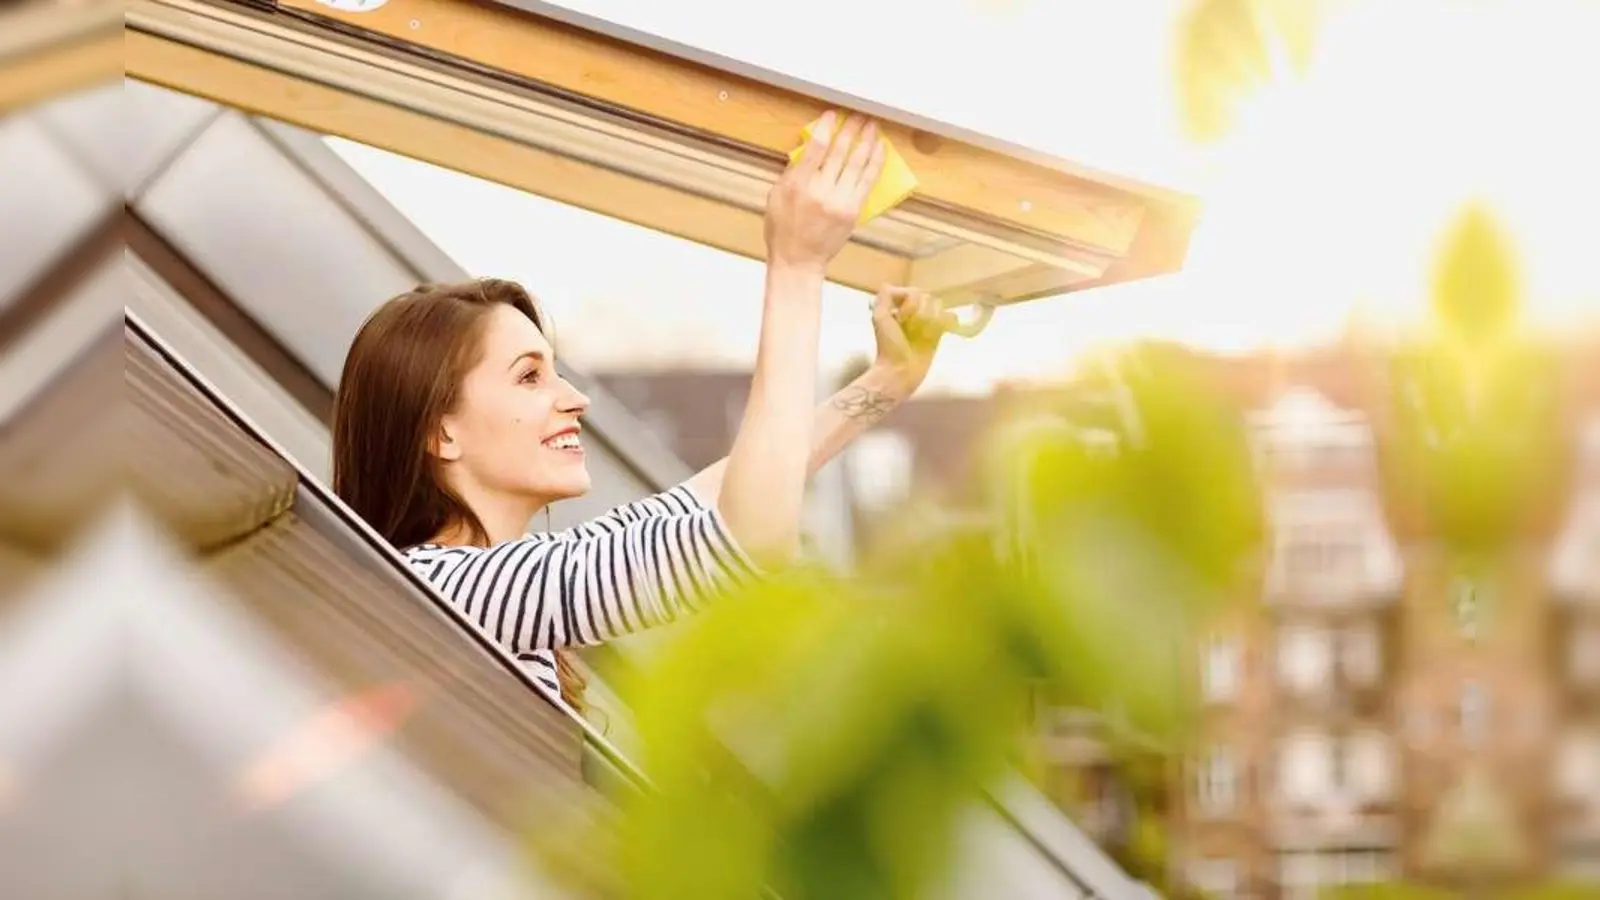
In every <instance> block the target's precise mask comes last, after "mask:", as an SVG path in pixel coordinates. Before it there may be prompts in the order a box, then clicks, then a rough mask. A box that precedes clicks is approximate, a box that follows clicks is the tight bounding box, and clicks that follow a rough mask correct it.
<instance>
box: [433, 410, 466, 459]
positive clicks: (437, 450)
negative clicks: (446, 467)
mask: <svg viewBox="0 0 1600 900" xmlns="http://www.w3.org/2000/svg"><path fill="white" fill-rule="evenodd" d="M453 428H454V426H453V424H452V423H451V422H450V420H449V419H445V420H444V421H442V422H440V423H439V427H438V428H437V429H436V430H435V431H434V433H433V439H432V440H431V441H429V442H428V452H429V453H431V454H433V456H434V458H436V459H438V460H440V461H442V462H455V461H456V460H458V459H460V458H461V444H460V443H459V442H458V441H457V440H456V439H455V435H454V433H453Z"/></svg>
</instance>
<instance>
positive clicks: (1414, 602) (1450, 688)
mask: <svg viewBox="0 0 1600 900" xmlns="http://www.w3.org/2000/svg"><path fill="white" fill-rule="evenodd" d="M1572 351H1573V358H1574V360H1575V363H1574V365H1575V367H1576V368H1577V370H1578V375H1577V377H1576V378H1575V379H1574V383H1575V384H1576V385H1578V386H1579V387H1578V390H1576V391H1575V392H1574V396H1573V398H1572V399H1573V402H1572V410H1573V411H1572V414H1571V417H1570V421H1569V425H1570V432H1571V437H1572V440H1573V442H1574V449H1575V453H1574V456H1575V462H1574V466H1573V469H1572V474H1571V479H1570V481H1569V482H1567V483H1566V489H1565V490H1564V491H1563V493H1562V496H1561V497H1560V498H1558V500H1559V502H1558V503H1556V504H1554V506H1553V508H1554V509H1557V510H1558V511H1559V512H1558V514H1557V515H1556V517H1555V518H1554V519H1553V520H1552V521H1551V522H1549V523H1548V525H1549V527H1548V528H1547V529H1546V530H1544V531H1542V532H1540V533H1537V534H1534V535H1531V536H1530V537H1529V539H1528V540H1527V541H1526V542H1525V545H1524V546H1523V547H1522V548H1521V550H1519V552H1516V553H1513V554H1511V558H1510V559H1509V560H1508V561H1507V562H1506V563H1505V564H1504V565H1503V566H1501V567H1499V568H1497V569H1495V570H1494V571H1493V572H1492V573H1490V574H1477V573H1474V574H1467V573H1461V572H1456V571H1453V570H1452V569H1451V568H1450V566H1449V565H1448V563H1447V559H1448V557H1447V555H1446V554H1445V553H1444V551H1443V550H1442V549H1441V548H1440V547H1439V545H1438V542H1437V541H1436V540H1435V539H1434V536H1432V535H1430V534H1429V533H1427V532H1426V531H1416V530H1408V528H1410V526H1408V525H1407V524H1406V523H1408V522H1411V521H1413V520H1414V517H1411V516H1408V515H1407V514H1406V511H1405V510H1404V509H1403V508H1398V507H1399V506H1400V505H1403V504H1404V503H1405V502H1406V501H1405V500H1404V499H1402V498H1401V497H1400V496H1398V492H1396V491H1393V490H1389V489H1387V488H1386V484H1389V483H1390V482H1389V481H1388V480H1387V477H1386V474H1385V461H1384V447H1385V422H1386V421H1387V409H1386V406H1385V403H1386V401H1385V399H1384V397H1385V396H1386V395H1384V394H1382V393H1381V387H1382V385H1383V384H1384V381H1383V374H1384V370H1383V363H1384V359H1385V357H1384V356H1383V354H1382V352H1381V350H1380V349H1379V348H1377V347H1376V346H1374V345H1367V344H1364V343H1363V342H1362V341H1361V340H1360V339H1358V338H1351V339H1349V340H1348V341H1346V342H1345V343H1343V344H1340V345H1336V346H1332V347H1327V348H1324V349H1320V350H1310V351H1302V352H1297V353H1293V354H1267V353H1261V354H1249V355H1238V356H1220V355H1218V356H1208V357H1205V359H1206V361H1207V363H1208V367H1209V369H1210V371H1211V372H1212V374H1213V376H1214V378H1215V382H1216V384H1217V386H1218V387H1219V388H1221V389H1222V390H1223V391H1224V392H1225V393H1226V394H1227V395H1228V396H1229V397H1231V398H1232V399H1233V401H1234V402H1235V403H1236V406H1237V410H1238V412H1239V415H1240V416H1241V419H1242V420H1243V422H1244V423H1245V424H1246V426H1247V427H1248V429H1249V432H1250V434H1251V437H1252V443H1253V445H1254V448H1255V452H1256V457H1257V460H1258V463H1259V467H1260V472H1261V476H1262V480H1263V485H1264V487H1265V489H1266V490H1265V502H1266V504H1267V506H1268V510H1267V513H1268V517H1269V521H1270V522H1271V525H1272V538H1271V542H1270V555H1269V557H1268V558H1267V559H1265V560H1263V565H1262V571H1261V573H1260V581H1259V590H1258V594H1257V596H1254V597H1249V598H1245V600H1246V601H1247V602H1245V603H1242V604H1240V605H1239V606H1238V607H1237V609H1236V610H1235V611H1234V612H1233V613H1232V614H1231V615H1230V616H1228V617H1227V618H1225V619H1223V620H1220V621H1216V622H1213V623H1211V626H1210V628H1209V629H1208V630H1207V632H1206V634H1205V635H1204V636H1203V639H1202V640H1201V641H1200V642H1199V643H1198V646H1197V648H1196V656H1195V659H1194V660H1193V661H1192V669H1191V671H1192V674H1193V688H1194V690H1196V691H1197V692H1198V694H1199V698H1200V699H1201V701H1202V703H1203V708H1204V715H1203V725H1202V728H1201V730H1200V733H1199V735H1198V740H1197V743H1196V746H1194V747H1193V749H1192V752H1191V753H1190V754H1189V755H1188V757H1187V759H1186V760H1185V761H1184V762H1183V764H1182V766H1181V767H1180V768H1181V771H1177V772H1174V776H1173V784H1172V785H1170V787H1169V790H1168V791H1167V792H1166V794H1165V795H1164V797H1162V798H1160V800H1159V801H1158V802H1159V804H1160V808H1158V809H1156V810H1155V813H1156V814H1157V815H1159V816H1160V817H1161V818H1162V819H1163V820H1164V823H1165V824H1166V826H1167V828H1168V831H1169V834H1170V836H1171V840H1172V847H1173V859H1172V865H1173V866H1175V867H1177V868H1178V869H1180V870H1181V872H1182V878H1183V880H1186V881H1187V882H1188V883H1189V884H1191V885H1192V886H1193V887H1194V888H1196V889H1198V890H1200V891H1203V892H1205V893H1207V894H1209V895H1213V896H1217V897H1238V898H1276V897H1282V898H1290V900H1292V898H1304V897H1314V896H1317V895H1318V893H1319V892H1320V891H1322V890H1324V889H1327V888H1330V887H1335V886H1342V885H1360V884H1375V883H1380V882H1390V881H1394V880H1397V879H1401V878H1406V879H1414V880H1423V881H1426V880H1429V879H1430V878H1433V877H1436V876H1438V877H1441V878H1444V876H1442V875H1440V873H1441V872H1444V871H1447V870H1460V869H1461V868H1462V864H1463V860H1461V859H1458V858H1455V857H1453V856H1452V855H1451V851H1450V849H1449V848H1450V847H1451V846H1453V845H1456V844H1459V846H1461V847H1462V848H1464V849H1463V850H1462V851H1461V852H1471V851H1470V850H1468V849H1465V848H1471V847H1473V846H1476V845H1477V842H1478V841H1480V840H1481V841H1482V842H1487V843H1488V844H1490V845H1495V844H1498V845H1499V846H1500V847H1501V848H1503V850H1504V852H1505V859H1503V860H1484V862H1486V863H1487V862H1491V861H1492V862H1494V863H1495V865H1494V867H1493V868H1492V870H1490V871H1489V872H1488V873H1486V874H1485V877H1490V876H1491V875H1492V876H1494V877H1525V876H1527V875H1529V874H1531V873H1540V872H1542V873H1549V874H1555V875H1562V876H1566V877H1574V878H1589V879H1595V878H1600V730H1597V725H1600V721H1597V719H1596V716H1595V709H1596V706H1595V703H1594V700H1595V698H1596V696H1597V695H1600V397H1597V396H1596V394H1597V393H1600V391H1597V390H1596V389H1595V388H1593V387H1592V385H1600V364H1597V363H1596V362H1594V359H1595V358H1596V357H1594V355H1593V354H1586V353H1584V352H1582V351H1583V348H1582V347H1579V346H1576V345H1575V346H1574V347H1573V348H1572ZM1584 367H1587V368H1586V369H1585V368H1584ZM745 377H746V376H745V374H744V373H741V372H728V371H705V372H697V371H693V370H678V371H673V372H668V373H628V372H608V373H601V374H599V375H598V376H597V380H598V381H599V382H600V383H601V384H603V385H605V386H606V388H607V391H608V393H610V394H611V395H613V396H615V397H617V398H618V399H619V400H620V401H621V402H623V403H624V404H626V405H627V406H629V407H630V408H631V409H632V410H633V411H634V412H635V413H636V414H638V415H639V416H640V417H641V419H642V420H643V421H645V422H648V423H650V425H651V427H652V428H653V429H654V430H656V431H657V434H658V436H660V437H662V439H663V440H665V441H666V442H668V443H669V444H670V445H671V446H673V448H674V449H675V451H676V452H677V453H679V454H680V455H681V456H683V458H684V459H685V460H686V461H688V462H690V463H691V464H692V465H700V464H703V463H706V462H710V461H711V460H712V459H714V458H715V454H717V453H719V452H720V451H719V449H718V448H721V447H725V446H726V445H727V441H728V440H729V439H731V436H732V433H733V428H734V427H735V426H736V424H737V421H738V412H739V410H740V409H741V408H742V406H741V404H742V402H743V396H744V395H743V391H744V388H745ZM1062 386H1063V385H1055V386H1053V387H1052V386H1048V385H1038V384H1003V385H1001V386H1000V387H999V388H998V389H997V390H996V391H995V393H994V394H993V395H990V396H955V395H944V396H940V395H933V396H927V397H921V398H917V399H915V400H913V401H912V402H911V403H909V404H907V405H906V406H905V407H903V408H902V409H900V410H898V411H897V412H896V413H895V414H894V415H893V416H891V417H890V418H889V419H887V420H886V421H885V422H884V424H883V425H882V426H880V427H879V428H878V429H877V430H876V432H875V433H874V434H873V436H872V439H871V440H867V441H863V442H861V443H860V444H859V445H857V446H855V447H852V448H851V449H850V450H849V451H848V452H847V454H846V455H845V457H844V458H843V459H842V460H841V461H840V462H839V463H838V464H837V466H838V467H839V468H841V469H842V470H843V473H842V474H843V477H840V478H836V479H834V480H832V481H829V482H827V485H826V488H827V490H828V491H832V492H838V493H839V494H841V495H842V500H841V499H839V498H838V497H830V498H829V499H828V500H827V501H822V500H821V499H820V498H819V499H818V501H817V507H816V518H815V519H814V520H813V521H814V526H815V527H817V528H824V529H836V528H839V527H840V525H841V523H840V521H839V519H838V518H836V517H838V516H841V515H842V516H845V517H847V519H848V527H849V531H850V533H852V534H853V535H854V538H855V546H856V548H861V547H866V546H869V545H870V544H871V543H872V542H873V541H874V540H875V539H876V538H878V537H879V536H880V535H879V531H878V527H879V525H880V524H881V523H882V522H884V521H886V520H887V518H888V517H889V515H890V514H891V513H892V512H893V511H894V510H895V509H896V508H897V507H899V506H900V505H903V504H905V503H907V502H910V501H912V500H914V499H915V500H926V499H936V500H937V501H938V502H940V503H941V504H946V505H948V506H949V507H951V508H954V509H961V508H963V507H964V508H966V509H967V510H968V511H969V512H970V513H972V514H974V515H977V514H981V509H980V508H979V507H978V506H977V505H976V500H977V490H976V484H977V483H978V480H979V476H980V473H979V471H978V456H979V448H980V445H981V442H982V439H983V438H984V436H985V435H986V434H988V433H989V432H990V431H991V430H992V428H993V427H994V426H995V425H996V424H997V423H998V422H1000V421H1002V420H1003V419H1004V418H1005V416H1006V414H1007V411H1008V410H1013V409H1018V408H1021V407H1023V406H1025V405H1026V403H1027V402H1028V399H1029V397H1030V395H1034V394H1038V393H1040V392H1043V391H1050V390H1058V389H1060V388H1061V387H1062ZM824 509H826V513H824V512H823V510H824ZM1130 602H1137V598H1130ZM1099 728H1100V717H1099V716H1098V715H1096V714H1095V713H1093V712H1090V711H1084V710H1073V709H1049V708H1045V709H1041V713H1040V717H1039V741H1038V745H1039V746H1038V754H1039V759H1040V760H1041V762H1042V763H1043V764H1044V770H1043V771H1042V773H1041V779H1042V783H1043V784H1044V785H1045V786H1046V790H1047V792H1049V793H1050V794H1051V795H1052V797H1053V799H1055V800H1056V801H1057V802H1058V803H1059V804H1060V805H1061V806H1062V807H1063V808H1065V809H1067V810H1069V811H1070V812H1071V813H1072V815H1073V817H1074V818H1075V820H1076V821H1077V822H1078V823H1079V824H1080V825H1081V826H1082V827H1083V828H1084V829H1085V830H1086V832H1087V833H1089V834H1091V835H1093V836H1094V837H1096V838H1097V839H1098V840H1100V841H1101V842H1102V843H1104V844H1106V845H1107V846H1108V847H1111V848H1112V849H1113V850H1116V849H1118V847H1119V845H1120V844H1121V843H1122V842H1124V841H1125V840H1127V838H1128V829H1129V826H1130V823H1131V820H1132V819H1133V818H1134V817H1135V816H1136V815H1138V814H1139V812H1138V811H1137V810H1135V809H1134V808H1133V806H1134V804H1135V801H1134V799H1133V797H1132V794H1131V793H1130V790H1129V786H1128V785H1127V784H1126V783H1125V780H1124V779H1123V778H1122V777H1121V772H1120V770H1121V769H1122V768H1123V762H1124V760H1121V759H1118V758H1114V756H1113V754H1112V753H1111V752H1110V751H1109V750H1108V748H1107V747H1106V746H1105V744H1104V742H1103V741H1101V740H1100V739H1099V737H1098V734H1099ZM1148 812H1149V811H1146V813H1148ZM1475 836H1481V838H1475ZM1496 873H1498V874H1496ZM1444 880H1445V881H1446V883H1448V878H1444Z"/></svg>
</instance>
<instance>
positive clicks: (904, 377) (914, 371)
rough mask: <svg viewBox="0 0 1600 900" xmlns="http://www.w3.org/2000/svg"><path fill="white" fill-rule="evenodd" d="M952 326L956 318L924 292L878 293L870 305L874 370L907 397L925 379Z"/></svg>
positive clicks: (892, 290)
mask: <svg viewBox="0 0 1600 900" xmlns="http://www.w3.org/2000/svg"><path fill="white" fill-rule="evenodd" d="M955 324H956V317H955V314H954V313H951V312H947V311H946V310H945V308H944V304H943V303H940V302H939V299H938V298H937V297H934V296H933V295H931V294H929V293H927V292H925V291H920V290H918V289H916V288H907V287H884V288H882V289H880V290H879V291H878V296H877V297H876V298H874V299H873V302H872V330H873V332H874V334H875V335H876V337H877V341H878V355H877V358H876V359H874V360H873V368H875V369H878V370H880V371H882V372H883V373H884V374H885V375H887V376H889V378H890V382H891V383H892V384H894V385H896V386H897V387H898V388H899V389H900V390H901V391H903V392H904V394H903V396H909V395H910V394H912V393H913V392H915V391H916V389H917V388H919V387H921V386H922V382H923V379H925V378H927V377H928V370H929V369H930V368H931V367H932V366H933V356H934V353H935V352H937V351H938V349H939V341H940V339H941V338H943V337H944V334H945V332H946V331H947V330H949V329H951V328H953V327H955Z"/></svg>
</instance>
